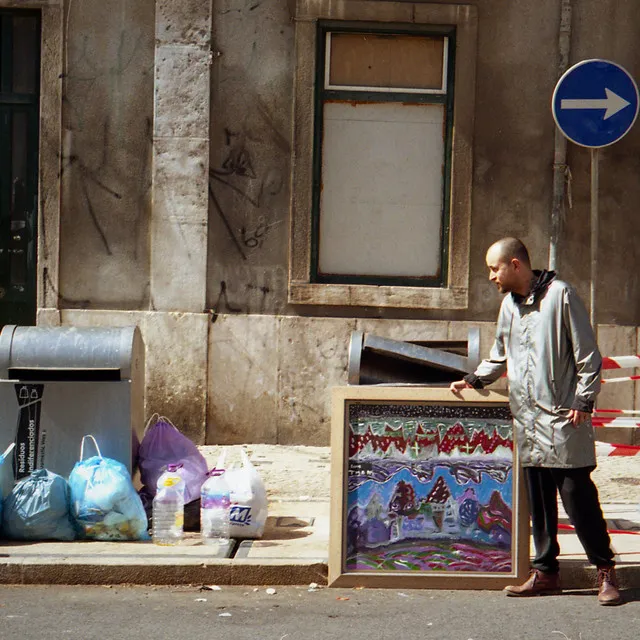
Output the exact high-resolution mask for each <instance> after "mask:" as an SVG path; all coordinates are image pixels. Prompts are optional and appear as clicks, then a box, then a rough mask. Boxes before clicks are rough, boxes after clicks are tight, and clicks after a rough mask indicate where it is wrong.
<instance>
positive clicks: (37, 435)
mask: <svg viewBox="0 0 640 640" xmlns="http://www.w3.org/2000/svg"><path fill="white" fill-rule="evenodd" d="M15 390H16V395H17V396H18V406H19V407H20V412H19V413H18V429H17V432H16V441H15V442H16V446H15V448H14V450H13V474H14V476H15V478H16V480H20V478H24V477H25V476H28V475H29V474H30V473H31V472H32V471H33V470H34V469H40V468H42V467H43V466H44V465H43V459H44V452H45V446H46V435H47V432H46V430H42V432H41V431H40V409H41V406H42V396H43V393H44V385H43V384H17V385H15Z"/></svg>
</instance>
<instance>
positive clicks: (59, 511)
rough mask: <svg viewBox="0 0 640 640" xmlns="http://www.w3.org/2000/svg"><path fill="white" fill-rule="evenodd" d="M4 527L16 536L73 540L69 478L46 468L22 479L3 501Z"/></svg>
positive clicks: (10, 536)
mask: <svg viewBox="0 0 640 640" xmlns="http://www.w3.org/2000/svg"><path fill="white" fill-rule="evenodd" d="M2 531H3V533H4V535H5V536H6V537H7V538H13V539H14V540H65V541H67V540H74V539H75V537H76V532H75V528H74V526H73V521H72V520H71V517H70V513H69V485H68V484H67V481H66V480H65V479H64V478H63V477H62V476H59V475H57V474H55V473H52V472H51V471H47V470H46V469H36V470H35V471H33V472H32V473H31V474H30V475H28V476H26V477H25V478H22V480H19V481H18V482H17V483H16V484H15V486H14V487H13V489H12V491H11V493H10V494H9V495H8V496H7V498H6V500H5V501H4V511H3V514H2Z"/></svg>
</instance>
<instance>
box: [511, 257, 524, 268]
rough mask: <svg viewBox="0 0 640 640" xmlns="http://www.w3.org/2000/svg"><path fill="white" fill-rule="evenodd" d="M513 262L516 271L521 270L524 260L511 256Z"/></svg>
mask: <svg viewBox="0 0 640 640" xmlns="http://www.w3.org/2000/svg"><path fill="white" fill-rule="evenodd" d="M511 264H512V265H513V268H514V269H515V270H516V271H520V269H522V262H520V260H518V258H511Z"/></svg>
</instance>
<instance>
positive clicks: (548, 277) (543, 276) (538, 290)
mask: <svg viewBox="0 0 640 640" xmlns="http://www.w3.org/2000/svg"><path fill="white" fill-rule="evenodd" d="M533 275H534V276H535V279H534V281H533V285H532V286H531V291H530V292H529V294H528V295H526V296H521V295H520V294H518V293H512V294H511V295H512V296H513V299H514V301H515V302H517V303H518V304H533V303H534V302H535V301H536V300H538V299H539V298H540V296H541V295H542V294H543V293H544V292H545V291H546V290H547V288H548V287H549V285H550V284H551V282H553V280H554V279H555V277H556V272H555V271H547V270H546V269H542V271H539V270H537V269H534V271H533Z"/></svg>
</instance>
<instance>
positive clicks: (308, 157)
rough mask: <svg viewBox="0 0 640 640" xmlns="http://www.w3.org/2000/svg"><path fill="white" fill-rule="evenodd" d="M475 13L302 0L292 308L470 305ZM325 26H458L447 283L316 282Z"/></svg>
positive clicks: (464, 8)
mask: <svg viewBox="0 0 640 640" xmlns="http://www.w3.org/2000/svg"><path fill="white" fill-rule="evenodd" d="M477 14H478V11H477V7H476V6H474V5H462V4H460V5H458V4H456V5H449V4H435V3H423V2H384V3H380V2H369V1H367V0H350V2H348V3H335V2H333V1H332V0H297V4H296V16H295V23H296V34H295V75H294V105H293V111H294V112H293V141H292V176H291V206H290V213H291V218H290V225H291V226H290V245H289V283H288V284H289V287H288V301H289V303H290V304H292V305H333V306H345V307H349V306H351V307H382V308H385V307H387V308H400V309H402V308H404V309H466V308H467V307H468V299H469V257H470V223H471V202H472V198H471V196H472V160H473V158H472V155H473V121H474V112H475V78H476V56H477V31H478V15H477ZM319 21H333V22H334V23H335V22H337V21H340V22H342V23H351V24H353V23H358V24H359V26H360V27H365V26H369V27H373V28H375V29H380V28H386V29H389V30H391V31H393V32H398V31H399V30H402V29H406V28H409V29H417V30H420V31H422V32H428V31H429V30H431V29H438V28H441V27H454V28H455V31H456V43H455V56H456V58H455V59H456V66H455V78H454V87H453V91H454V95H455V100H454V104H453V133H452V145H451V186H450V189H449V194H450V212H451V213H450V226H449V236H448V242H447V246H448V251H449V259H448V263H447V272H446V286H442V287H434V286H414V285H411V286H402V285H393V284H381V285H368V284H336V283H323V282H314V281H313V280H312V255H311V248H312V232H313V231H312V226H313V225H312V221H313V218H312V208H313V181H314V119H315V112H316V109H315V87H316V81H317V73H318V70H317V69H318V59H317V57H318V49H319V45H318V35H317V34H318V22H319ZM380 95H381V94H380ZM454 248H455V250H454Z"/></svg>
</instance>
